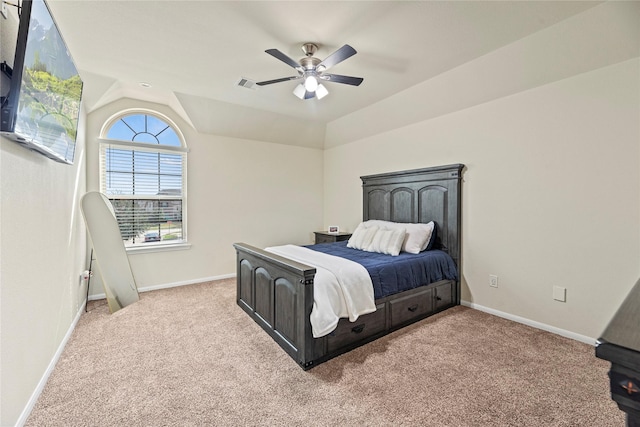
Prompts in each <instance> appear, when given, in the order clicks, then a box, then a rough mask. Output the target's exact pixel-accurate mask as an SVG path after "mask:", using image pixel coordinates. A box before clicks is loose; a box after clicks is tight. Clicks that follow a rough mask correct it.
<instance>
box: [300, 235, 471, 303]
mask: <svg viewBox="0 0 640 427" xmlns="http://www.w3.org/2000/svg"><path fill="white" fill-rule="evenodd" d="M306 247H307V248H309V249H313V250H315V251H318V252H323V253H326V254H330V255H334V256H339V257H342V258H346V259H349V260H351V261H354V262H357V263H358V264H361V265H362V266H363V267H364V268H365V269H366V270H367V271H368V272H369V275H370V276H371V282H372V283H373V293H374V296H375V299H379V298H383V297H386V296H389V295H393V294H396V293H398V292H403V291H407V290H409V289H414V288H417V287H419V286H425V285H428V284H430V283H434V282H438V281H440V280H458V270H457V267H456V264H455V262H454V261H453V258H451V256H449V254H447V253H446V252H444V251H442V250H439V249H432V250H428V251H423V252H420V253H419V254H410V253H407V252H400V255H398V256H391V255H385V254H380V253H377V252H366V251H361V250H359V249H351V248H348V247H347V241H342V242H335V243H320V244H317V245H308V246H306Z"/></svg>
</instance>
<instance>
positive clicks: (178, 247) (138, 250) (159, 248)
mask: <svg viewBox="0 0 640 427" xmlns="http://www.w3.org/2000/svg"><path fill="white" fill-rule="evenodd" d="M187 249H191V243H186V242H182V243H173V244H168V245H153V244H152V245H149V246H132V247H130V248H126V251H127V255H136V254H148V253H152V252H167V251H184V250H187Z"/></svg>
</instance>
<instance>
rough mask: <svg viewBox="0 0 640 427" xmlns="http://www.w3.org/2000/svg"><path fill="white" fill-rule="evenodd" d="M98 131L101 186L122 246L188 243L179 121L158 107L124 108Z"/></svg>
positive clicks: (183, 153)
mask: <svg viewBox="0 0 640 427" xmlns="http://www.w3.org/2000/svg"><path fill="white" fill-rule="evenodd" d="M100 136H101V138H100V191H101V192H102V193H104V194H105V195H106V196H107V197H108V198H109V200H111V204H112V205H113V208H114V211H115V213H116V218H117V219H118V225H119V226H120V233H121V234H122V240H123V241H124V242H125V246H126V247H144V246H146V247H149V246H154V247H158V246H162V245H175V244H179V243H186V215H185V211H186V209H185V208H186V203H185V201H186V179H185V170H186V162H187V148H186V146H185V143H184V140H183V138H182V136H181V133H180V132H179V130H178V129H177V127H176V126H175V125H173V124H172V123H171V122H170V120H169V119H168V118H165V117H162V116H160V115H159V114H157V113H152V112H149V111H128V112H125V113H120V114H118V115H117V116H115V117H112V118H111V119H110V120H108V121H107V123H105V125H104V127H103V129H102V132H101V135H100Z"/></svg>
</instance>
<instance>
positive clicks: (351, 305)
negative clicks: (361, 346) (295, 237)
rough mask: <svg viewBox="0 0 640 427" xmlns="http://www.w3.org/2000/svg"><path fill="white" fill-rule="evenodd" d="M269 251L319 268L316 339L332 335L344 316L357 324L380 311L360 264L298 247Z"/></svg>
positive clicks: (314, 316) (313, 323)
mask: <svg viewBox="0 0 640 427" xmlns="http://www.w3.org/2000/svg"><path fill="white" fill-rule="evenodd" d="M265 250H266V251H268V252H271V253H274V254H277V255H281V256H283V257H286V258H289V259H292V260H294V261H298V262H301V263H303V264H307V265H309V266H312V267H315V268H316V275H315V277H314V280H313V291H314V292H313V309H312V311H311V319H310V320H311V329H312V330H313V336H314V337H315V338H318V337H322V336H324V335H327V334H329V333H331V331H333V330H334V329H335V328H336V326H338V321H339V320H340V318H341V317H348V318H349V320H350V321H351V322H355V321H356V320H357V319H358V317H359V316H361V315H363V314H368V313H373V312H374V311H376V304H375V299H374V296H373V283H372V282H371V277H370V276H369V272H367V269H366V268H364V267H363V266H362V265H360V264H358V263H357V262H353V261H350V260H348V259H344V258H340V257H337V256H333V255H328V254H325V253H322V252H317V251H314V250H312V249H308V248H304V247H301V246H295V245H284V246H274V247H271V248H266V249H265Z"/></svg>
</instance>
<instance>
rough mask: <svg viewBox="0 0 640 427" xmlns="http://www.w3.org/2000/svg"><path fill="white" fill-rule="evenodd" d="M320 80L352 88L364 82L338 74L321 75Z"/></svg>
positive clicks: (360, 78)
mask: <svg viewBox="0 0 640 427" xmlns="http://www.w3.org/2000/svg"><path fill="white" fill-rule="evenodd" d="M320 78H321V79H322V80H326V81H329V82H332V83H344V84H347V85H352V86H360V83H362V82H363V81H364V79H363V78H362V77H351V76H342V75H340V74H323V75H322V76H320ZM258 84H259V83H258Z"/></svg>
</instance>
